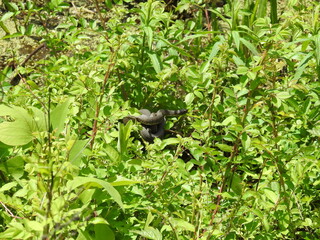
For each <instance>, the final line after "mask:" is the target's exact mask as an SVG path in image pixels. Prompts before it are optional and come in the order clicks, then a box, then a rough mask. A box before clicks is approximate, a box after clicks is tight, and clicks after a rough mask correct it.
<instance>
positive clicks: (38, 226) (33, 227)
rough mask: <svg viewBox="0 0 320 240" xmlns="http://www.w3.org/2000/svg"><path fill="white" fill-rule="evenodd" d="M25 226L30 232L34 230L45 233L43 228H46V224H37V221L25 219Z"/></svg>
mask: <svg viewBox="0 0 320 240" xmlns="http://www.w3.org/2000/svg"><path fill="white" fill-rule="evenodd" d="M24 224H25V226H26V228H27V229H28V228H29V229H30V230H33V231H36V232H42V231H43V228H44V224H43V223H40V222H37V221H30V220H28V219H26V218H25V219H24Z"/></svg>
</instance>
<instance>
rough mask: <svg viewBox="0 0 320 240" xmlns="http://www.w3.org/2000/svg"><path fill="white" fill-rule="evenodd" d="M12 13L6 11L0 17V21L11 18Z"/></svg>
mask: <svg viewBox="0 0 320 240" xmlns="http://www.w3.org/2000/svg"><path fill="white" fill-rule="evenodd" d="M13 15H14V13H13V12H7V13H5V14H3V15H2V17H1V18H0V22H4V21H6V20H7V19H9V18H11V17H12V16H13Z"/></svg>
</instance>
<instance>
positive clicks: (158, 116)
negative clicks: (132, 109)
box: [123, 109, 188, 142]
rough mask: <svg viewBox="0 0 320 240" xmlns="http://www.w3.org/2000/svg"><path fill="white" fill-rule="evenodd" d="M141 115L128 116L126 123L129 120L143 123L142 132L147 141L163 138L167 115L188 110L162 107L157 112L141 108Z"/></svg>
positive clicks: (125, 119) (175, 114)
mask: <svg viewBox="0 0 320 240" xmlns="http://www.w3.org/2000/svg"><path fill="white" fill-rule="evenodd" d="M139 112H140V113H141V115H140V116H131V115H129V116H127V117H125V118H124V119H123V122H124V123H127V122H128V121H129V120H136V121H138V122H140V123H141V125H142V130H141V131H140V134H141V136H142V138H143V139H144V140H146V141H147V142H153V140H154V139H155V138H163V136H164V127H165V124H166V118H165V117H166V116H177V115H182V114H185V113H187V112H188V110H186V109H181V110H165V109H160V110H158V111H157V112H155V113H152V112H150V111H149V110H148V109H141V110H139Z"/></svg>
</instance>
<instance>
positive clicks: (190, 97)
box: [184, 93, 194, 106]
mask: <svg viewBox="0 0 320 240" xmlns="http://www.w3.org/2000/svg"><path fill="white" fill-rule="evenodd" d="M193 100H194V93H188V94H187V95H186V96H185V99H184V102H185V103H186V104H187V106H190V105H191V103H192V102H193Z"/></svg>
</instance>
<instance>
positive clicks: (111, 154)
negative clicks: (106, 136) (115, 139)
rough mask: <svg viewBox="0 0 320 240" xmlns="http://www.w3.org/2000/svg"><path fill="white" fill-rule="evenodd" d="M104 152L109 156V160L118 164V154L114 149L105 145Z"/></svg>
mask: <svg viewBox="0 0 320 240" xmlns="http://www.w3.org/2000/svg"><path fill="white" fill-rule="evenodd" d="M105 150H106V152H107V154H108V156H109V158H110V159H111V160H112V161H113V162H118V161H119V159H120V154H119V152H118V151H117V150H116V149H115V148H114V147H112V146H111V145H109V144H108V145H107V146H105Z"/></svg>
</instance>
